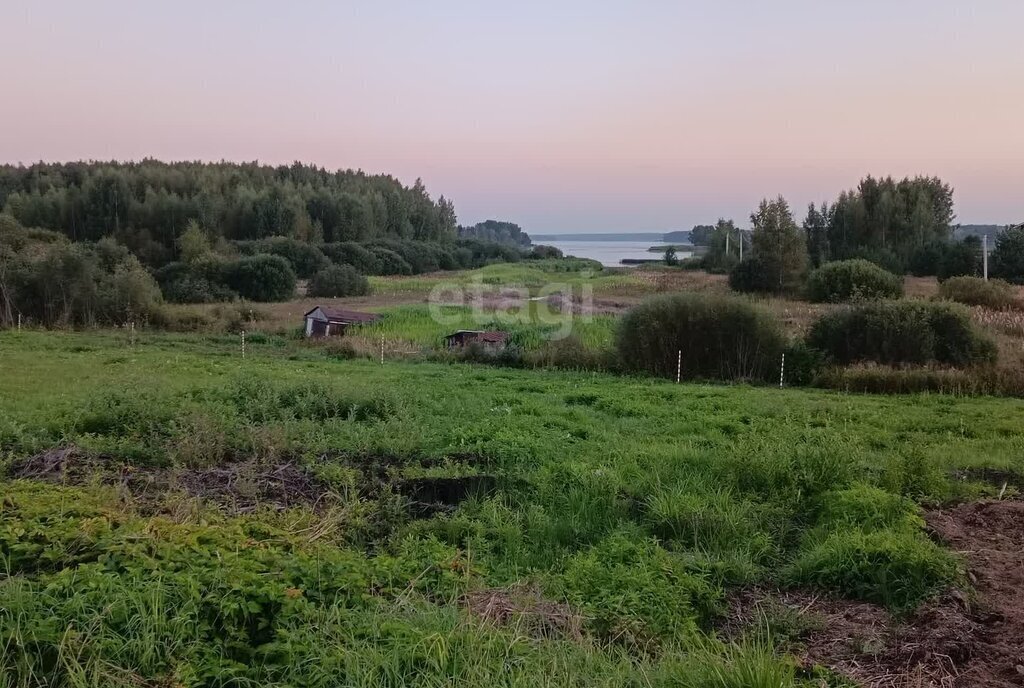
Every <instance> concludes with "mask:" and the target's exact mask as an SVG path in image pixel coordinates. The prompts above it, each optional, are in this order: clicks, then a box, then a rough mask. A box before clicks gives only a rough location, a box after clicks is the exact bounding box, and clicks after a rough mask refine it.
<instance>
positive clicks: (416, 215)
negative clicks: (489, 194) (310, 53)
mask: <svg viewBox="0 0 1024 688" xmlns="http://www.w3.org/2000/svg"><path fill="white" fill-rule="evenodd" d="M0 208H4V209H6V212H8V213H10V214H11V215H13V216H14V218H15V219H17V220H18V222H19V223H20V224H21V225H23V226H25V227H42V228H45V229H52V230H56V231H59V232H61V233H63V234H65V235H67V236H68V237H69V238H70V239H72V240H73V241H95V240H98V239H101V238H103V237H107V236H113V237H115V238H116V239H117V240H118V241H120V242H121V243H123V244H124V245H126V246H128V247H129V248H130V249H131V250H132V251H133V252H134V253H135V254H136V255H137V256H139V258H140V259H141V260H142V261H143V262H145V263H147V264H149V265H162V264H164V263H167V262H169V261H170V260H172V259H174V257H175V255H176V254H177V252H178V250H179V248H180V247H179V244H178V239H179V237H180V236H181V235H182V234H183V233H184V232H185V231H186V228H187V227H190V222H192V221H194V223H195V226H198V227H199V228H200V229H201V230H202V231H203V232H205V234H206V237H207V239H208V240H210V241H211V242H216V240H217V239H219V238H222V239H229V240H254V239H263V238H266V237H271V236H283V237H289V238H294V239H299V240H302V241H310V242H321V241H325V242H341V241H350V240H353V241H369V240H373V239H381V238H392V239H403V240H409V239H414V240H419V241H434V242H436V241H452V240H454V239H455V236H456V217H455V208H454V206H453V204H452V203H451V202H450V201H448V200H446V199H445V198H444V197H443V196H441V197H440V198H438V199H437V200H436V201H434V200H433V199H431V197H430V195H429V194H428V193H427V190H426V187H425V186H424V185H423V183H422V182H421V181H420V180H417V181H416V183H415V184H413V185H412V186H411V187H407V186H404V185H402V183H401V182H399V181H398V180H397V179H395V178H394V177H390V176H386V175H370V174H366V173H364V172H361V171H352V170H339V171H335V172H331V171H328V170H326V169H324V168H321V167H315V166H312V165H304V164H301V163H294V164H292V165H290V166H286V165H281V166H276V167H275V166H270V165H261V164H259V163H255V162H253V163H228V162H219V163H203V162H175V163H166V162H160V161H158V160H150V159H147V160H142V161H140V162H125V163H121V162H71V163H37V164H34V165H29V166H21V165H3V166H0ZM194 238H195V236H194V235H193V236H192V237H190V239H189V241H191V240H192V239H194ZM186 246H189V247H191V246H193V244H188V243H187V244H186Z"/></svg>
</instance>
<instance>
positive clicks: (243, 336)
mask: <svg viewBox="0 0 1024 688" xmlns="http://www.w3.org/2000/svg"><path fill="white" fill-rule="evenodd" d="M242 358H245V330H242Z"/></svg>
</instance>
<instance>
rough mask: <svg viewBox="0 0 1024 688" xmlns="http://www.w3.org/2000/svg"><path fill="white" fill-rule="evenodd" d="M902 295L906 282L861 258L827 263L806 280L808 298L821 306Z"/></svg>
mask: <svg viewBox="0 0 1024 688" xmlns="http://www.w3.org/2000/svg"><path fill="white" fill-rule="evenodd" d="M902 295H903V280H901V279H900V278H899V277H897V276H896V275H894V274H892V273H891V272H887V271H886V270H883V269H882V268H880V267H878V266H877V265H875V264H874V263H870V262H868V261H866V260H864V259H862V258H855V259H853V260H839V261H836V262H833V263H826V264H825V265H823V266H821V267H820V268H818V269H817V270H815V271H814V272H812V273H811V274H810V276H809V277H808V278H807V297H808V298H809V299H810V300H811V301H815V302H818V303H822V302H825V303H839V302H842V301H855V300H860V299H885V298H899V297H900V296H902Z"/></svg>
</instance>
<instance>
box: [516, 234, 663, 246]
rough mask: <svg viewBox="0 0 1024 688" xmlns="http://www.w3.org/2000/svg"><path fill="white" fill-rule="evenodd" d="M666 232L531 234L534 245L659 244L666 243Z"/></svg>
mask: <svg viewBox="0 0 1024 688" xmlns="http://www.w3.org/2000/svg"><path fill="white" fill-rule="evenodd" d="M666 234H667V233H666V232H636V233H633V234H630V233H628V232H610V233H607V234H600V233H598V234H531V235H530V240H531V241H532V242H533V243H534V244H542V243H544V242H545V241H559V242H568V241H590V242H593V241H640V242H652V243H659V242H662V241H665V235H666Z"/></svg>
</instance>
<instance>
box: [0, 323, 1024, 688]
mask: <svg viewBox="0 0 1024 688" xmlns="http://www.w3.org/2000/svg"><path fill="white" fill-rule="evenodd" d="M386 324H387V321H385V323H384V324H382V325H381V326H380V327H384V326H386ZM403 327H404V328H405V330H404V331H406V332H418V333H419V334H417V335H416V336H417V337H424V338H427V337H430V336H433V335H432V334H430V333H429V332H430V331H429V326H428V325H427V324H426V323H424V322H423V319H422V313H421V312H419V311H417V310H416V309H411V310H410V311H409V313H408V316H407V320H406V321H405V322H404V324H403ZM424 341H425V339H424ZM69 444H74V445H76V446H78V447H80V448H82V451H83V452H85V453H87V454H88V455H90V456H93V457H96V458H95V461H96V462H97V465H98V466H99V467H100V468H97V472H96V474H95V476H94V478H93V479H91V480H90V479H88V477H87V478H86V479H84V480H77V481H72V482H73V483H74V484H69V485H66V486H56V485H51V484H44V483H41V482H36V481H24V480H22V481H12V480H7V481H6V482H2V483H0V485H2V489H3V493H4V494H3V500H2V501H0V687H7V686H11V687H14V686H18V687H22V686H24V687H25V688H27V687H28V686H38V685H50V686H119V685H124V686H127V685H140V684H142V685H154V686H155V685H167V686H173V685H183V686H218V687H219V686H255V685H259V686H281V687H283V686H297V685H302V686H352V685H355V686H359V685H366V686H370V685H374V686H376V685H384V686H405V685H414V686H450V685H456V684H457V685H467V686H491V685H499V686H571V685H579V686H590V685H606V686H621V685H633V686H723V687H726V686H737V687H738V686H760V685H764V686H773V687H777V686H796V685H817V684H813V683H807V682H804V683H801V681H802V679H800V678H798V677H797V676H796V674H795V672H794V669H793V666H792V662H791V661H790V660H788V659H786V658H785V657H781V656H779V654H778V652H777V648H775V647H773V646H772V645H771V644H770V643H769V644H768V645H764V644H756V643H755V644H751V643H745V644H741V645H730V644H727V643H723V642H721V641H720V640H718V639H716V638H715V637H714V636H713V635H710V634H709V633H708V630H707V629H708V628H709V627H710V626H711V624H713V622H714V620H715V619H716V617H717V615H719V614H720V613H721V610H722V606H723V600H724V595H725V592H726V591H727V590H728V589H729V588H731V587H734V586H740V585H746V584H750V583H763V584H775V585H786V584H797V585H809V586H814V587H818V588H821V589H824V590H830V591H834V592H837V593H839V594H842V595H846V596H850V597H857V598H861V599H867V600H875V601H880V602H882V603H885V604H887V605H889V606H890V607H892V608H894V609H903V608H906V607H909V606H912V605H914V604H915V603H917V602H918V601H919V600H921V599H922V598H924V597H926V596H928V595H930V594H932V593H933V592H935V591H937V590H938V589H940V588H941V587H942V586H944V585H947V584H948V583H950V582H951V581H961V578H960V571H959V565H958V562H957V559H956V557H955V556H954V555H953V554H951V553H950V552H948V551H946V550H943V549H941V548H940V547H938V546H936V545H934V544H933V543H932V542H931V541H930V540H929V538H928V537H927V535H926V534H925V532H924V530H923V527H922V521H921V519H920V508H921V505H931V504H936V503H940V502H943V501H946V500H950V499H954V498H970V497H974V496H978V495H981V494H992V493H993V492H995V491H998V489H999V487H1000V486H991V485H985V484H981V483H976V482H971V481H964V480H961V479H958V478H955V477H954V472H955V471H962V470H963V469H968V468H978V467H990V468H998V469H1003V470H1010V471H1014V472H1017V473H1021V472H1024V460H1022V458H1021V457H1022V456H1024V404H1022V403H1021V402H1020V401H1017V400H1012V399H992V398H973V399H965V398H953V397H945V396H929V395H920V396H913V397H899V398H894V397H879V396H851V395H844V394H839V393H832V392H825V391H816V390H797V389H786V390H779V389H775V388H755V387H747V386H705V385H674V384H671V383H668V382H664V381H658V380H650V379H634V378H625V377H612V376H606V375H597V374H583V373H569V372H555V371H521V370H510V369H498V368H490V367H478V366H470V365H464V364H437V363H398V362H390V361H389V362H388V363H386V364H385V365H383V366H382V365H380V364H379V363H375V362H372V361H367V360H349V361H332V360H327V359H325V358H324V357H323V356H322V355H321V354H320V353H319V352H318V351H316V350H314V349H310V348H308V347H305V346H303V345H302V344H300V343H298V342H293V341H289V340H287V339H283V338H277V337H266V338H265V339H264V340H258V341H256V342H253V343H251V344H250V346H249V349H248V352H247V357H246V358H245V359H244V360H243V359H242V358H241V356H240V352H239V348H238V342H236V341H235V339H234V338H232V337H200V336H186V335H155V334H150V333H143V334H141V335H140V338H139V343H138V345H137V346H136V347H134V348H133V347H130V346H129V345H128V338H127V336H126V335H124V334H122V333H110V332H96V333H80V334H70V333H58V332H54V333H41V332H22V333H14V332H4V333H0V464H2V465H0V468H5V467H6V466H9V465H12V464H14V463H16V462H17V461H18V460H20V459H22V458H24V457H26V456H30V455H32V454H34V453H36V452H39V451H43V450H45V449H48V448H50V447H54V446H58V445H69ZM240 460H247V461H256V462H257V463H259V462H264V463H266V464H271V465H273V464H276V463H277V462H282V461H292V462H295V463H297V464H299V465H300V466H304V467H307V468H308V470H309V471H311V473H312V474H314V475H316V476H318V479H319V480H320V482H321V483H322V484H323V485H324V489H325V490H326V492H327V494H325V495H324V498H323V501H322V502H321V503H319V504H318V506H317V508H316V510H312V509H310V508H309V507H301V506H300V507H295V508H291V509H287V510H284V511H274V510H269V509H268V510H265V511H258V512H256V513H251V514H250V513H236V512H234V511H232V510H230V509H228V510H220V509H218V508H216V507H214V506H212V505H209V504H198V503H196V501H195V500H194V499H192V498H190V497H188V496H187V494H184V493H183V491H182V488H181V485H184V483H181V484H177V483H173V480H174V479H175V476H180V475H182V472H185V471H190V470H205V469H208V468H210V467H220V466H225V465H227V464H228V463H230V462H235V461H240ZM124 464H129V465H131V466H134V470H128V469H126V468H125V467H124ZM103 466H106V467H107V468H106V469H103V468H102V467H103ZM103 470H106V471H107V472H106V473H104V472H103ZM155 470H161V471H165V473H162V474H160V475H168V476H171V478H172V485H171V487H170V488H169V489H168V490H165V491H163V492H161V491H160V490H156V489H155V488H154V490H152V491H150V492H148V493H147V494H146V495H145V496H140V495H139V494H138V493H137V492H132V490H137V487H132V485H136V486H137V483H132V482H131V481H127V482H126V480H127V479H126V478H125V477H124V476H131V475H142V474H144V473H145V471H155ZM425 476H426V477H429V478H436V479H442V480H450V481H456V482H457V481H458V479H459V478H462V477H466V476H475V477H478V478H479V477H487V478H488V480H489V481H491V482H490V483H489V484H491V485H493V489H484V488H481V489H478V490H473V491H469V492H467V494H465V495H462V497H464V499H462V498H461V497H460V499H461V501H460V500H453V501H452V506H451V507H450V508H447V509H443V510H440V511H438V512H436V513H433V514H424V513H417V512H416V511H415V510H414V509H411V508H409V505H408V503H407V500H408V499H410V497H409V496H408V493H406V492H403V491H402V486H403V485H407V484H409V481H414V480H417V479H423V478H424V477H425ZM481 484H484V483H481ZM126 485H127V487H126ZM961 582H962V581H961ZM517 583H526V584H529V585H532V586H536V587H537V588H538V589H539V590H541V592H542V594H543V595H544V596H545V597H547V598H548V599H550V600H551V601H552V602H557V603H562V604H565V605H568V606H567V607H566V608H567V609H571V610H572V613H574V614H576V615H578V616H579V618H580V624H581V628H582V635H580V636H578V637H576V636H571V635H565V636H560V635H557V634H556V635H552V636H544V637H535V636H532V635H529V634H527V633H526V632H525V631H520V629H518V628H517V627H515V626H508V627H504V626H499V625H496V624H493V623H490V622H486V621H483V620H481V619H480V618H479V617H477V616H474V615H473V614H471V613H470V612H469V611H467V610H466V609H465V607H464V605H463V604H462V603H461V602H460V600H461V599H462V598H463V596H464V595H465V594H466V593H467V592H468V591H472V590H482V589H489V588H496V587H497V588H500V587H508V586H512V585H514V584H517Z"/></svg>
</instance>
